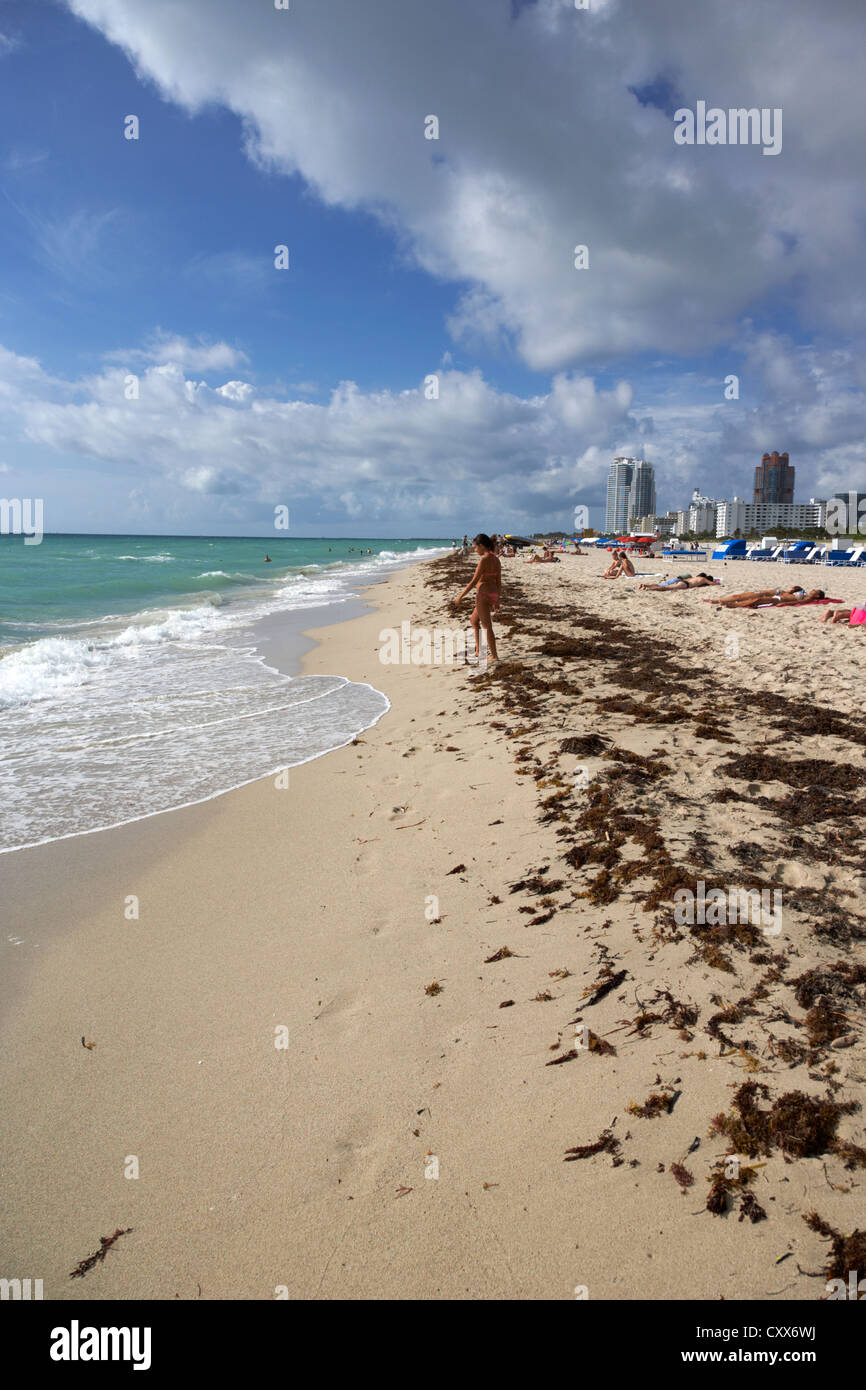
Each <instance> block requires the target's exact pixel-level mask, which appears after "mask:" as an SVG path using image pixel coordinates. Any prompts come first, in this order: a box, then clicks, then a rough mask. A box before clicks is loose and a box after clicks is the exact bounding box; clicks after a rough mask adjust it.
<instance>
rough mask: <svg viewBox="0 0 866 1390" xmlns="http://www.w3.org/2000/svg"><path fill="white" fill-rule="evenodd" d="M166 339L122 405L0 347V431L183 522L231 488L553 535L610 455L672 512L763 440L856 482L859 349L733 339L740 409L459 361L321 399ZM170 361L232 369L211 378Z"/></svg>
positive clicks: (90, 385) (249, 498) (805, 475)
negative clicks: (505, 383) (628, 457)
mask: <svg viewBox="0 0 866 1390" xmlns="http://www.w3.org/2000/svg"><path fill="white" fill-rule="evenodd" d="M160 341H161V342H163V343H164V344H173V345H174V347H175V348H176V351H174V360H171V361H157V360H154V358H155V356H159V355H160V354H159V353H158V352H157V351H156V350H155V348H154V345H153V344H151V345H149V347H148V348H146V349H141V350H140V361H139V359H137V358H136V376H137V390H138V395H137V397H135V398H133V399H129V398H128V384H129V369H128V365H125V364H123V363H119V362H112V363H111V364H109V365H107V366H106V367H105V369H104V370H103V371H101V372H99V373H97V374H95V375H91V376H89V377H86V378H83V379H81V380H77V381H73V380H65V379H61V378H58V377H56V376H54V377H52V376H49V375H48V374H47V373H46V372H44V371H43V369H42V367H41V366H40V364H39V362H38V361H37V360H36V359H35V358H32V357H20V356H17V355H16V354H15V353H13V352H9V351H7V350H6V349H4V348H2V347H0V437H2V438H5V439H6V440H7V441H10V442H11V441H14V440H15V439H18V440H25V441H27V442H28V443H30V444H31V445H39V446H42V447H43V449H45V448H47V449H49V450H50V451H52V452H54V453H56V454H57V455H58V456H61V455H63V456H66V457H77V458H79V459H82V460H86V461H88V462H89V463H92V464H95V465H97V466H102V467H104V468H108V469H111V470H112V471H113V470H117V472H118V473H120V474H122V473H124V472H125V471H133V472H134V473H135V475H136V478H137V484H136V488H137V493H138V496H139V498H140V499H144V498H146V497H147V495H148V489H150V491H151V494H152V495H154V496H159V495H161V494H163V493H164V491H165V488H166V486H169V487H170V488H171V489H172V490H173V495H175V494H176V496H177V499H178V506H179V507H180V508H181V510H180V512H179V513H178V515H182V505H181V503H182V497H183V496H184V495H186V496H187V497H188V498H189V499H190V500H191V501H192V500H194V499H196V498H197V499H199V501H201V500H202V499H208V498H210V499H212V500H213V502H214V506H215V508H216V510H219V509H220V508H221V507H222V506H223V503H224V500H225V499H231V498H234V499H237V500H238V503H239V504H240V503H243V502H244V501H246V502H249V503H252V502H254V501H258V502H262V503H267V504H268V505H276V504H277V503H287V504H290V505H291V506H292V508H293V515H294V516H296V517H301V518H303V519H305V520H310V521H312V520H313V519H314V518H319V519H331V520H334V521H336V520H339V521H343V522H345V521H351V520H352V519H358V518H361V517H368V518H369V519H370V521H371V522H372V521H373V520H380V521H383V522H385V523H387V524H388V525H389V526H390V525H393V526H396V527H398V528H401V529H402V530H403V531H404V532H406V533H409V532H415V531H417V530H418V529H419V527H420V526H422V525H423V526H425V527H427V528H428V529H429V528H430V527H433V528H434V529H435V527H436V525H437V524H439V523H445V522H447V521H448V520H449V519H450V518H452V517H453V516H455V515H456V516H460V515H465V514H467V512H468V513H470V514H476V515H490V514H491V512H495V514H496V515H497V516H499V517H501V518H503V519H505V518H507V519H508V522H509V523H510V524H512V525H514V526H515V527H517V526H521V527H522V526H533V528H534V526H535V525H536V524H537V525H546V524H550V525H553V524H559V525H561V526H562V527H563V528H565V527H567V526H568V524H569V518H570V515H571V509H572V507H573V505H574V504H575V503H576V502H578V501H580V502H583V503H586V504H587V505H589V506H599V505H601V504H602V503H603V498H604V483H605V480H606V476H607V470H608V467H609V464H610V460H611V457H612V456H613V455H614V454H617V453H625V454H634V455H638V456H643V457H647V458H649V459H650V460H651V461H656V462H658V461H659V460H663V461H664V465H665V468H664V474H663V479H662V480H660V482H661V486H660V493H659V503H660V505H661V506H669V505H670V506H673V505H682V504H683V502H684V501H685V500H686V498H687V497H688V496H689V495H690V493H691V489H692V488H693V487H694V486H695V484H698V485H699V486H701V487H702V488H703V489H704V490H706V491H707V492H710V493H713V494H715V495H717V496H723V495H725V496H727V495H731V494H732V493H733V491H734V490H735V489H736V490H739V491H740V492H741V493H742V491H743V483H742V481H740V482H739V484H738V483H737V481H736V479H737V478H738V479H740V480H742V479H748V478H749V477H750V476H751V471H752V469H753V468H754V465H755V463H756V462H757V461H758V460H759V458H760V456H761V454H762V453H764V452H765V451H767V450H771V449H774V448H783V449H788V451H789V452H790V454H791V457H792V460H793V461H794V462H795V465H796V467H797V470H798V472H797V494H798V497H800V496H808V495H810V494H811V495H818V496H824V495H827V494H828V493H829V492H832V491H836V490H838V489H844V488H847V487H849V486H852V485H853V484H852V481H851V480H852V478H853V479H854V480H855V481H856V479H857V478H858V477H862V476H863V469H864V465H866V444H864V441H866V390H864V383H863V381H862V379H861V373H862V367H861V362H860V358H859V357H858V356H857V355H856V354H854V353H850V352H847V351H843V350H840V349H838V348H820V347H817V346H815V345H812V346H809V347H803V346H800V345H797V344H795V343H793V342H791V341H790V340H788V339H787V338H785V337H784V336H783V335H780V334H773V333H765V332H761V333H757V332H755V333H752V334H751V335H750V336H749V337H748V339H747V341H746V342H745V345H744V368H743V382H744V384H748V386H749V389H750V391H751V392H752V393H753V394H754V397H755V399H756V400H757V401H758V402H759V404H756V405H754V406H752V405H748V404H747V403H744V402H727V401H724V400H722V399H721V398H720V393H718V392H716V393H715V395H714V398H713V400H712V401H703V402H700V401H695V400H693V399H691V398H690V397H691V396H692V395H693V389H692V388H693V386H694V383H693V382H692V381H691V380H690V379H687V380H686V381H685V382H684V383H683V385H682V388H681V390H680V391H679V394H677V393H676V392H675V391H674V390H673V389H671V390H669V391H668V392H667V393H666V394H665V393H658V396H657V399H655V400H654V402H652V403H647V402H645V401H644V400H642V399H637V398H636V397H635V393H634V389H633V387H632V385H631V383H630V382H628V381H620V382H617V383H616V384H615V385H613V386H611V387H610V388H609V389H607V388H602V387H600V386H599V385H598V383H597V382H596V381H595V380H594V379H593V378H592V377H589V376H586V375H584V374H581V373H579V372H569V371H563V372H558V373H557V374H556V375H555V376H554V378H553V380H552V382H551V386H550V389H549V390H548V391H547V392H545V393H540V394H537V395H533V396H519V395H517V394H514V393H511V392H504V391H499V390H497V389H496V388H495V387H494V386H493V385H492V384H491V383H490V382H489V381H487V380H486V379H485V377H484V376H483V374H482V373H481V372H480V371H478V370H472V371H458V370H456V369H455V368H454V367H453V366H443V367H442V368H441V369H440V371H439V373H438V374H437V382H438V392H439V394H438V399H428V393H429V391H428V384H427V382H426V381H425V382H420V383H419V384H418V385H417V386H416V387H413V388H411V389H408V390H401V391H374V392H364V391H362V390H361V389H360V388H359V387H358V385H357V384H356V383H355V382H352V381H343V382H341V383H340V384H339V385H338V386H337V387H336V388H335V389H334V390H333V391H332V392H331V395H330V397H329V399H328V400H327V401H326V402H324V403H321V404H317V403H313V402H310V401H307V400H303V399H300V398H299V395H298V393H297V392H291V393H281V392H276V391H274V389H273V388H269V389H268V390H267V391H263V390H261V389H259V388H258V387H256V385H255V384H254V383H253V382H252V381H249V380H243V379H241V378H239V377H238V376H235V375H232V376H228V375H227V372H228V371H236V370H237V367H236V366H235V364H234V361H233V357H234V350H233V349H230V348H227V346H226V345H225V344H202V345H199V346H198V347H196V346H195V345H191V344H189V343H187V342H186V340H185V339H181V338H173V337H171V336H170V335H163V336H162V338H161V339H160ZM199 353H200V354H201V356H200V357H197V354H199ZM130 356H131V357H134V350H133V352H131V354H130ZM180 359H189V360H190V362H191V363H195V362H196V360H198V362H199V363H205V364H206V365H208V366H212V363H213V362H214V361H221V360H225V362H226V364H227V367H226V370H225V371H224V372H222V373H216V372H215V371H213V370H212V371H211V372H210V375H211V378H212V380H211V381H206V380H203V379H202V378H201V376H199V375H197V374H196V372H195V370H194V368H193V366H192V365H188V366H184V365H183V363H182V361H181V360H180ZM141 363H143V365H141ZM220 378H222V379H220ZM700 384H701V383H698V385H700ZM717 384H718V383H716V385H717ZM720 460H724V461H725V464H724V465H720ZM221 499H222V500H221Z"/></svg>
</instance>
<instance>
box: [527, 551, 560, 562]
mask: <svg viewBox="0 0 866 1390" xmlns="http://www.w3.org/2000/svg"><path fill="white" fill-rule="evenodd" d="M526 564H527V565H558V564H559V556H558V555H554V554H553V552H552V551H551V550H545V552H544V554H543V555H533V557H532V559H531V560H527V561H526Z"/></svg>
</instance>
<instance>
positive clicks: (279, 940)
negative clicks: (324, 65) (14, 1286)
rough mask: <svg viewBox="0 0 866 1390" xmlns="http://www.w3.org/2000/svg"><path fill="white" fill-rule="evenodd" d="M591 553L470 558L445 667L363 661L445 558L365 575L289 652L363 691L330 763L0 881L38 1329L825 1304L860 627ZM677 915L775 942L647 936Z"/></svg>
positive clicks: (708, 934) (15, 1174)
mask: <svg viewBox="0 0 866 1390" xmlns="http://www.w3.org/2000/svg"><path fill="white" fill-rule="evenodd" d="M608 559H609V557H608V556H607V555H605V556H604V559H603V560H602V558H601V557H600V556H595V555H590V556H587V557H584V558H579V557H566V558H563V560H562V561H561V563H559V564H557V565H544V566H541V565H539V566H529V565H525V564H524V563H523V562H522V561H521V560H520V559H519V558H518V559H512V560H505V561H503V569H504V580H505V587H504V597H503V604H502V612H501V620H500V621H499V622H498V623H497V633H498V640H499V643H500V656H501V658H502V664H501V665H499V666H498V667H493V666H491V667H489V668H488V669H486V670H482V671H481V672H479V670H478V669H476V668H473V667H471V666H466V665H464V664H459V663H458V664H450V665H436V664H430V665H424V664H422V665H413V664H411V663H407V664H383V662H382V661H381V659H380V653H381V648H382V642H381V639H380V634H381V632H382V631H383V630H385V629H392V630H395V631H398V632H399V631H400V629H401V624H402V623H404V622H407V621H408V622H409V623H410V624H411V625H412V627H413V628H425V629H431V628H437V627H438V628H446V627H447V628H453V627H454V626H455V619H454V617H453V615H451V614H450V613H449V611H448V607H447V600H448V599H449V598H453V597H454V595H455V594H456V593H457V592H458V591H459V589H460V588H461V587H462V586H463V584H465V583H466V582H467V580H468V579H469V577H470V574H471V563H472V562H470V561H468V560H463V561H461V560H458V559H454V558H452V557H450V556H449V557H445V558H444V559H443V560H438V561H433V562H427V563H424V564H417V565H414V566H413V567H411V568H408V569H405V570H402V571H400V572H398V573H397V574H395V575H393V576H391V577H390V578H388V579H387V580H386V581H385V582H383V583H382V584H380V585H378V586H376V587H375V588H373V589H371V590H369V591H368V592H367V601H368V603H369V604H370V605H371V611H370V612H368V613H366V614H365V615H364V616H362V617H358V618H355V619H353V620H352V621H349V622H344V623H338V624H334V625H331V626H328V627H327V628H324V629H322V630H321V632H318V633H317V632H313V633H312V636H313V637H314V638H316V639H317V641H318V645H316V646H315V647H314V648H313V649H312V650H311V651H310V652H309V653H308V654H307V655H306V657H305V658H304V662H303V670H304V672H305V673H308V674H309V673H314V674H315V673H337V674H339V675H341V676H345V677H348V678H349V679H351V680H353V681H363V682H368V683H369V684H371V685H372V686H374V687H376V688H377V689H378V690H381V691H382V692H383V693H384V694H385V695H386V696H387V697H388V699H389V701H390V702H391V709H390V711H389V712H388V713H387V714H386V715H385V716H384V717H383V718H382V719H381V720H380V721H379V722H378V723H377V724H376V725H375V726H374V727H373V728H371V729H369V730H367V731H366V732H365V733H363V734H362V735H361V736H360V738H359V739H358V741H357V743H355V744H352V745H349V746H347V747H345V748H343V749H341V750H338V751H336V752H333V753H330V754H327V755H326V756H324V757H322V758H319V759H317V760H316V761H314V762H311V763H308V764H306V765H304V766H301V767H298V768H292V769H291V770H290V772H289V774H288V776H287V777H283V778H277V779H274V778H266V779H264V780H262V781H258V782H255V783H253V784H251V785H249V786H246V787H243V788H241V789H239V790H236V791H232V792H229V793H227V794H226V795H224V796H220V797H218V798H216V799H215V800H212V801H209V802H206V803H204V804H202V805H199V806H192V807H189V808H186V809H182V810H177V811H173V812H169V813H166V814H162V815H157V816H154V817H151V818H149V819H147V820H142V821H139V822H136V823H133V824H129V825H126V826H121V827H119V828H117V829H114V830H108V831H104V832H99V833H97V834H91V835H85V836H80V837H77V838H75V839H69V840H64V841H60V842H56V843H53V844H49V845H45V846H41V847H39V848H36V849H31V850H23V851H20V852H17V853H13V854H7V855H5V856H3V857H2V859H0V874H2V880H3V902H4V911H3V917H4V928H5V930H4V932H3V939H2V943H0V944H2V951H3V972H2V975H3V992H2V1006H3V1014H2V1025H0V1026H2V1042H3V1047H2V1109H3V1114H4V1125H3V1128H2V1134H0V1166H2V1171H3V1175H4V1176H3V1183H2V1188H3V1192H2V1209H3V1220H2V1225H3V1237H2V1245H3V1265H4V1268H8V1269H10V1270H14V1271H16V1272H18V1273H19V1274H20V1275H21V1276H29V1277H33V1278H42V1279H43V1281H44V1288H45V1297H46V1298H52V1299H72V1300H87V1299H103V1298H104V1299H144V1298H157V1299H174V1298H180V1299H184V1300H187V1299H188V1300H193V1299H252V1300H260V1299H273V1298H274V1297H284V1296H286V1297H288V1298H290V1299H305V1300H310V1299H313V1300H315V1299H346V1298H348V1299H413V1300H418V1299H461V1300H463V1299H467V1300H468V1299H471V1300H476V1299H483V1300H491V1299H509V1300H510V1299H521V1300H525V1299H532V1300H536V1299H572V1300H573V1299H574V1298H575V1297H576V1296H578V1297H580V1296H582V1294H581V1292H578V1294H577V1295H576V1293H575V1290H578V1291H585V1293H586V1295H587V1296H588V1297H589V1298H590V1299H602V1300H605V1299H644V1298H646V1299H652V1300H670V1299H688V1298H697V1299H706V1300H718V1299H719V1298H722V1297H723V1298H725V1299H736V1298H741V1299H750V1300H766V1299H771V1298H775V1299H779V1300H788V1299H794V1300H806V1301H808V1300H816V1299H819V1298H822V1297H825V1296H826V1294H825V1285H826V1282H827V1278H828V1277H830V1273H831V1272H833V1271H834V1270H835V1269H837V1268H839V1269H841V1267H842V1266H844V1267H845V1268H849V1267H851V1268H853V1267H856V1262H857V1260H858V1259H859V1261H860V1268H861V1272H862V1268H863V1259H864V1253H863V1245H864V1240H866V1238H864V1237H863V1236H859V1237H856V1236H855V1237H854V1241H853V1243H851V1238H852V1233H855V1232H856V1228H857V1226H858V1221H859V1224H860V1226H861V1227H862V1225H863V1217H862V1186H863V1167H864V1164H866V1148H864V1146H866V1136H864V1119H863V1114H862V1112H861V1111H860V1110H859V1109H858V1108H857V1103H858V1097H859V1096H861V1095H862V1085H863V1082H864V1079H866V1046H864V1039H863V1028H862V1021H863V1011H864V1004H866V983H864V982H866V952H864V940H866V895H864V869H863V863H864V861H863V853H862V850H863V840H862V825H863V816H862V813H863V809H864V807H866V798H864V787H866V753H864V748H866V732H864V729H863V722H862V695H861V675H862V668H863V643H864V640H866V639H864V635H863V629H862V628H860V629H848V628H847V627H846V626H840V625H832V626H831V625H829V624H822V623H821V622H820V615H821V613H822V612H823V609H821V608H818V607H810V608H806V609H801V610H794V611H766V610H759V611H756V612H723V611H722V612H719V611H716V610H715V609H714V608H713V607H711V606H710V605H709V604H707V603H705V602H704V601H703V600H704V599H705V597H707V596H708V595H710V596H712V591H694V592H688V593H674V594H668V595H662V594H655V593H645V592H639V591H638V590H637V587H636V586H637V583H638V582H639V581H638V580H618V581H615V582H609V581H602V580H601V578H600V572H601V570H602V569H603V568H604V565H605V564H606V563H607V561H608ZM686 568H687V569H689V570H690V571H692V572H694V571H695V570H696V569H699V568H702V569H705V570H711V571H712V572H713V573H715V574H716V575H718V576H719V577H720V578H721V579H722V580H723V585H724V592H726V593H731V592H736V591H738V590H740V589H746V588H750V587H752V585H753V584H754V583H755V582H757V581H760V584H761V586H763V585H765V584H766V585H770V584H772V585H776V584H780V583H787V582H795V581H797V580H800V582H803V583H804V584H806V586H807V587H812V585H814V586H820V587H824V588H825V589H826V590H827V592H828V594H831V595H833V596H834V597H839V598H842V599H844V600H847V601H849V602H851V601H857V600H862V599H863V598H866V579H864V576H863V574H862V573H861V572H859V571H847V572H846V571H835V570H832V569H828V568H818V569H814V568H811V567H800V566H790V567H782V566H780V565H773V566H767V565H764V566H758V565H753V564H745V563H736V562H730V563H727V564H722V563H716V564H711V563H708V562H705V561H700V562H695V563H694V564H689V565H687V566H686ZM638 569H639V570H641V571H644V572H655V571H658V572H660V571H661V570H662V566H661V564H660V563H657V562H652V561H644V562H641V563H640V564H639V565H638ZM461 611H462V619H461V621H462V622H463V623H464V624H465V622H466V620H467V618H468V614H469V611H470V609H469V606H468V604H465V605H464V606H463V609H462V610H461ZM698 883H700V884H702V885H703V886H704V888H703V890H701V891H705V892H707V893H709V892H710V891H711V890H712V889H713V888H717V889H720V890H721V892H723V893H725V894H728V893H729V891H730V890H731V889H734V890H735V891H736V890H739V889H744V890H747V891H748V890H754V891H757V892H759V893H760V892H765V893H767V894H769V895H770V899H769V900H770V901H771V902H772V904H773V912H774V915H773V916H772V919H770V918H768V919H767V920H766V921H763V920H762V921H759V922H758V924H754V923H753V922H751V921H747V922H745V923H744V922H742V921H739V922H734V923H733V924H731V922H730V921H725V922H721V923H718V922H717V923H715V924H712V923H711V922H709V921H708V922H707V923H700V922H695V923H688V922H686V923H683V922H682V921H678V920H677V918H676V916H675V903H676V899H675V896H674V895H675V894H676V893H677V892H678V891H679V892H682V891H683V890H687V891H694V892H695V894H697V893H698V892H699V890H698V888H697V885H698ZM773 894H776V895H777V896H776V897H775V898H773V897H772V895H773ZM437 986H438V988H437ZM732 1155H733V1156H735V1161H732V1160H731V1157H730V1156H732ZM136 1174H137V1175H136ZM708 1203H709V1207H708ZM813 1214H817V1215H813ZM804 1218H810V1220H809V1221H808V1222H807V1220H806V1219H804ZM819 1221H820V1222H823V1223H827V1225H826V1227H825V1228H824V1229H823V1232H822V1229H821V1227H820V1225H819ZM828 1228H832V1230H833V1232H835V1233H836V1244H835V1246H834V1245H833V1237H832V1236H829V1235H828V1234H827V1229H828ZM116 1231H123V1232H125V1234H123V1235H122V1237H119V1238H118V1240H117V1241H116V1242H115V1244H114V1245H113V1247H112V1248H111V1250H110V1251H109V1252H108V1254H107V1256H106V1258H105V1260H104V1261H102V1262H100V1263H97V1264H95V1266H94V1267H93V1268H91V1269H89V1270H88V1271H87V1272H86V1274H85V1275H84V1277H81V1278H70V1275H71V1273H72V1272H73V1271H74V1270H76V1268H77V1267H78V1266H79V1265H80V1262H81V1261H82V1260H84V1259H86V1257H88V1256H89V1255H91V1254H92V1253H93V1252H94V1251H95V1250H97V1249H98V1248H99V1244H100V1240H101V1238H104V1237H110V1236H111V1235H113V1234H114V1233H115V1232H116ZM846 1240H847V1241H848V1242H849V1243H848V1244H846V1243H845V1242H846ZM858 1240H859V1242H860V1243H859V1244H857V1241H858ZM834 1260H835V1261H836V1263H835V1264H834Z"/></svg>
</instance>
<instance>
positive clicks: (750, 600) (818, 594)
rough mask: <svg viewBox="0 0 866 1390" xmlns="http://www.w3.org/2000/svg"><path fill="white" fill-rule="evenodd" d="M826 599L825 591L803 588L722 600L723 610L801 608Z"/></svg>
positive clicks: (736, 596) (743, 595)
mask: <svg viewBox="0 0 866 1390" xmlns="http://www.w3.org/2000/svg"><path fill="white" fill-rule="evenodd" d="M824 597H825V594H824V590H823V589H810V590H809V592H808V593H806V592H805V590H803V589H801V588H799V587H798V588H796V589H785V590H781V591H780V590H778V589H777V590H775V592H771V593H769V594H751V595H750V594H742V595H738V594H735V595H734V596H733V597H732V598H731V599H730V600H728V601H725V599H721V600H720V603H721V606H722V607H723V608H763V607H769V606H770V605H772V606H773V607H774V608H775V607H778V608H801V607H802V606H803V604H806V603H815V602H816V601H817V600H818V599H822V598H824Z"/></svg>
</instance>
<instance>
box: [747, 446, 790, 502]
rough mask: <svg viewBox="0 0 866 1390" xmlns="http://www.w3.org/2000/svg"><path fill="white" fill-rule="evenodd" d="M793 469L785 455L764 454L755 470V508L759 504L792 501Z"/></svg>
mask: <svg viewBox="0 0 866 1390" xmlns="http://www.w3.org/2000/svg"><path fill="white" fill-rule="evenodd" d="M794 472H795V470H794V468H793V467H792V465H791V464H790V463H789V462H788V455H787V454H778V453H776V452H773V453H772V454H764V457H763V458H762V459H761V462H760V463H759V464H758V467H757V468H756V469H755V496H754V498H753V503H754V505H755V506H758V505H760V504H761V503H772V502H783V503H784V502H789V503H792V502H793V501H794Z"/></svg>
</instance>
